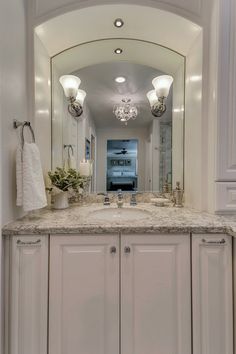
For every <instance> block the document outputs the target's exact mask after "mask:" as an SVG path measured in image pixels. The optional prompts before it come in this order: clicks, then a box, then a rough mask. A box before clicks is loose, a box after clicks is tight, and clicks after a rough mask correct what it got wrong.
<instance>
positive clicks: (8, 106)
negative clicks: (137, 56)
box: [0, 0, 27, 353]
mask: <svg viewBox="0 0 236 354" xmlns="http://www.w3.org/2000/svg"><path fill="white" fill-rule="evenodd" d="M25 31H26V19H25V11H24V1H23V0H12V1H1V2H0V121H1V139H0V140H1V216H0V218H1V225H3V224H5V223H7V222H8V221H11V220H13V219H15V218H16V217H18V216H20V215H21V211H20V210H19V209H18V208H16V206H15V201H16V183H15V149H16V146H17V144H18V137H17V134H16V131H14V130H13V125H12V121H13V118H17V119H20V120H26V119H27V95H26V91H27V89H26V32H25ZM1 254H2V242H1V239H0V255H1ZM1 259H2V258H1ZM0 267H1V262H0ZM0 284H1V271H0ZM2 289H3V287H2V286H1V293H2ZM0 298H1V295H0ZM0 303H1V299H0ZM0 312H1V309H0ZM1 318H2V316H1V313H0V319H1ZM2 330H3V326H2V321H0V333H2ZM2 343H3V341H2V336H0V351H1V348H2ZM1 352H2V353H3V349H2V351H1Z"/></svg>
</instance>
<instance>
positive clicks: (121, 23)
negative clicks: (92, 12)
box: [114, 18, 124, 28]
mask: <svg viewBox="0 0 236 354" xmlns="http://www.w3.org/2000/svg"><path fill="white" fill-rule="evenodd" d="M114 26H115V27H118V28H120V27H123V26H124V21H123V20H122V19H121V18H117V19H116V20H115V21H114Z"/></svg>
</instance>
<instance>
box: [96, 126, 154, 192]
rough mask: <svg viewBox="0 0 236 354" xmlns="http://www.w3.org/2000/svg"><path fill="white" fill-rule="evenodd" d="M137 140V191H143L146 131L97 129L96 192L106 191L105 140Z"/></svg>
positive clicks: (147, 134)
mask: <svg viewBox="0 0 236 354" xmlns="http://www.w3.org/2000/svg"><path fill="white" fill-rule="evenodd" d="M109 139H118V140H120V139H121V140H122V139H137V140H138V190H139V191H144V190H145V171H146V169H145V157H146V152H145V151H146V142H147V140H148V139H149V131H148V129H142V128H139V129H129V128H128V127H126V128H123V129H122V128H121V129H97V169H96V170H97V173H96V175H97V192H104V191H106V165H107V140H109Z"/></svg>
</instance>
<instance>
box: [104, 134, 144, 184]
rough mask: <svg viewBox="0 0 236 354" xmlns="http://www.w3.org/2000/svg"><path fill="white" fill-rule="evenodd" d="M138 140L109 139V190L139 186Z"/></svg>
mask: <svg viewBox="0 0 236 354" xmlns="http://www.w3.org/2000/svg"><path fill="white" fill-rule="evenodd" d="M137 171H138V140H137V139H129V140H107V191H117V190H122V191H134V190H136V189H137V186H138V172H137Z"/></svg>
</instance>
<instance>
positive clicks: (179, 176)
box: [52, 40, 184, 192]
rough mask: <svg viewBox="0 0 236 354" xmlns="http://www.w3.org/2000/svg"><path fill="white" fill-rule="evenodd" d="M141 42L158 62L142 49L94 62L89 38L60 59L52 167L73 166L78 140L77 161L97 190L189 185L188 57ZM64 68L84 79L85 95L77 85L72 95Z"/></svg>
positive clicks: (56, 62) (55, 67)
mask: <svg viewBox="0 0 236 354" xmlns="http://www.w3.org/2000/svg"><path fill="white" fill-rule="evenodd" d="M113 41H114V42H116V41H118V40H113ZM108 42H109V41H108ZM130 42H132V41H130ZM133 42H135V41H133ZM133 42H132V45H135V44H133ZM119 44H120V45H119V47H121V43H119ZM91 46H92V44H90V45H89V51H88V54H89V53H90V54H91ZM116 46H117V44H114V47H116ZM138 46H139V47H140V48H141V47H142V46H143V49H145V50H146V52H147V54H148V51H149V50H150V53H151V54H152V58H151V63H150V65H147V64H148V62H147V61H146V62H145V65H144V64H142V62H144V59H143V58H141V56H142V54H140V55H138V49H137V60H135V61H130V60H124V59H123V60H122V59H120V56H119V60H117V58H116V57H114V58H113V57H112V56H111V57H110V58H109V61H108V62H102V61H101V62H98V63H96V62H95V59H94V63H92V59H91V58H90V59H89V60H88V62H89V65H86V63H85V62H83V60H84V58H85V57H86V50H87V49H86V48H87V47H86V45H82V46H79V47H76V48H72V49H70V50H67V51H65V52H63V53H61V54H59V55H57V56H55V57H54V58H53V59H52V83H53V84H52V98H53V100H52V101H53V110H52V112H53V114H52V168H53V169H55V168H56V167H57V166H64V167H66V166H68V161H67V160H68V146H71V147H72V150H73V158H74V160H73V161H74V167H75V168H76V169H78V170H80V172H81V173H83V174H85V173H86V174H89V175H90V176H91V185H90V191H92V192H107V191H117V190H118V189H121V190H127V191H132V190H137V191H155V192H156V191H157V192H159V191H160V192H162V191H171V190H172V188H175V185H176V182H177V181H179V182H180V185H181V187H182V188H183V138H184V59H183V57H182V56H180V55H179V54H177V53H174V52H172V51H170V50H168V49H166V48H162V47H160V46H157V45H153V44H149V43H138ZM117 47H118V46H117ZM149 47H150V49H149ZM154 47H155V48H154ZM151 51H152V52H151ZM140 53H141V51H140ZM154 54H155V55H156V61H155V67H154V61H153V55H154ZM112 55H113V56H115V54H114V50H113V51H112ZM122 55H123V54H122ZM139 56H140V60H138V58H139ZM80 58H81V60H80ZM141 59H142V60H141ZM62 75H74V76H75V77H76V78H78V82H79V83H80V84H79V86H78V87H77V90H78V91H79V90H82V92H84V95H83V99H82V100H78V102H77V100H76V97H75V96H76V93H75V92H74V97H72V96H70V95H69V94H68V91H67V97H66V95H65V88H64V90H63V88H62V86H61V84H60V82H59V80H60V78H61V76H62ZM161 85H162V86H161ZM85 94H86V97H85ZM74 103H75V104H77V103H78V106H75V109H77V111H76V112H75V113H74V111H73V112H72V113H73V114H71V112H70V109H71V108H70V107H68V105H71V104H74ZM78 107H79V108H78ZM72 109H74V108H73V107H72ZM79 109H82V113H81V111H79V113H80V114H77V113H78V110H79ZM76 114H77V115H76ZM87 160H89V162H86V161H87ZM86 164H87V165H86Z"/></svg>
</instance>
